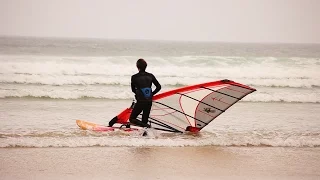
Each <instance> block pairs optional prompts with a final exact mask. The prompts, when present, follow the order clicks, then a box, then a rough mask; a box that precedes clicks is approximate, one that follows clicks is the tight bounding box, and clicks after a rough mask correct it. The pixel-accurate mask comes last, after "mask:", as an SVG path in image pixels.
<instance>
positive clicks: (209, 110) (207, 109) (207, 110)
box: [203, 108, 216, 113]
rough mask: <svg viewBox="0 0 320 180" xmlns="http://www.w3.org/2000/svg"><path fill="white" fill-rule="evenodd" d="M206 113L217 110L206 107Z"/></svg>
mask: <svg viewBox="0 0 320 180" xmlns="http://www.w3.org/2000/svg"><path fill="white" fill-rule="evenodd" d="M203 110H204V111H205V112H206V113H215V112H216V111H215V110H213V109H211V108H204V109H203Z"/></svg>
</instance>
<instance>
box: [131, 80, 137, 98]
mask: <svg viewBox="0 0 320 180" xmlns="http://www.w3.org/2000/svg"><path fill="white" fill-rule="evenodd" d="M131 91H132V92H133V93H134V94H136V86H135V85H134V83H133V76H131Z"/></svg>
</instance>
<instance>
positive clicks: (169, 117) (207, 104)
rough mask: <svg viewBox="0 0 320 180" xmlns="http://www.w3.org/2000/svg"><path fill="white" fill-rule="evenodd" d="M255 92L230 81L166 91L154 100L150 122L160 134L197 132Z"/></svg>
mask: <svg viewBox="0 0 320 180" xmlns="http://www.w3.org/2000/svg"><path fill="white" fill-rule="evenodd" d="M254 91H256V89H254V88H251V87H249V86H246V85H243V84H240V83H237V82H234V81H230V80H221V81H214V82H208V83H203V84H197V85H193V86H187V87H182V88H178V89H174V90H171V91H167V92H164V93H161V94H158V95H155V96H154V97H153V99H152V100H153V102H152V109H151V112H150V117H149V122H150V123H151V126H152V128H154V129H158V130H163V131H169V132H185V131H192V132H197V131H200V130H201V129H202V128H204V127H205V126H207V125H208V124H209V123H210V122H211V121H213V120H214V119H215V118H217V117H218V116H219V115H221V114H222V113H223V112H225V111H226V110H227V109H228V108H230V107H231V106H232V105H234V104H235V103H237V102H238V101H240V100H241V99H242V98H244V97H245V96H246V95H248V94H250V93H252V92H254ZM138 118H141V115H140V116H139V117H138Z"/></svg>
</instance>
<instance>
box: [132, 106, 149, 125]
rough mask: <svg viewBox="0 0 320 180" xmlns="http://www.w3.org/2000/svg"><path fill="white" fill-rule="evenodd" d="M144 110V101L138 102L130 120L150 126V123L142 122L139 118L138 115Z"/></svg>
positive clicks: (135, 123)
mask: <svg viewBox="0 0 320 180" xmlns="http://www.w3.org/2000/svg"><path fill="white" fill-rule="evenodd" d="M142 110H143V103H141V102H137V103H136V104H135V106H134V108H133V110H132V112H131V115H130V119H129V121H130V123H132V124H134V125H137V126H141V127H149V125H148V124H145V123H142V122H141V121H139V120H137V117H138V115H139V114H140V113H141V112H142Z"/></svg>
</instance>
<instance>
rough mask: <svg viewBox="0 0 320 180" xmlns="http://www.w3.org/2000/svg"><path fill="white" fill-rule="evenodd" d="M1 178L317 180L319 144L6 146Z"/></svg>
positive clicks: (0, 170) (3, 153)
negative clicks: (281, 145) (282, 145)
mask: <svg viewBox="0 0 320 180" xmlns="http://www.w3.org/2000/svg"><path fill="white" fill-rule="evenodd" d="M0 152H1V153H0V157H1V161H2V163H1V168H0V175H1V179H3V180H5V179H16V180H18V179H119V180H120V179H137V180H138V179H166V180H168V179H319V178H320V172H319V167H320V148H281V147H254V148H253V147H213V146H208V147H143V148H137V147H87V148H2V149H0Z"/></svg>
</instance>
